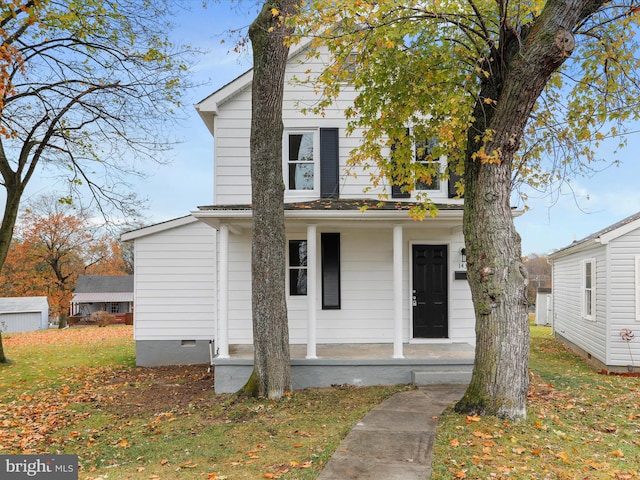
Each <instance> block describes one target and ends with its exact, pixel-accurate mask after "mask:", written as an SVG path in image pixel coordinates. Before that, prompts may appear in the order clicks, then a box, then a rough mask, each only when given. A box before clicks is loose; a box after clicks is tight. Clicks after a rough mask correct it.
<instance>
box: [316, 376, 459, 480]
mask: <svg viewBox="0 0 640 480" xmlns="http://www.w3.org/2000/svg"><path fill="white" fill-rule="evenodd" d="M466 388H467V387H466V385H428V386H422V387H419V388H418V389H416V390H411V391H409V392H402V393H397V394H395V395H393V396H392V397H391V398H389V399H387V400H385V401H384V402H383V403H381V404H380V405H378V406H377V407H376V408H374V409H373V410H371V411H370V412H369V413H368V414H367V415H366V416H365V417H364V418H363V419H362V420H361V421H360V422H359V423H358V424H357V425H356V426H355V427H354V428H353V429H352V430H351V432H349V434H348V435H347V436H346V437H345V439H344V440H343V441H342V442H341V443H340V445H339V446H338V449H337V450H336V451H335V453H334V454H333V456H332V457H331V459H330V460H329V462H328V463H327V465H326V467H325V468H324V470H322V472H321V473H320V476H319V477H318V480H348V479H358V480H373V479H376V480H380V479H382V478H384V479H385V480H418V479H419V480H426V479H428V478H429V477H430V476H431V458H432V456H433V441H434V438H435V430H436V425H437V423H438V416H439V415H440V414H441V413H442V412H443V411H444V410H445V408H447V407H448V406H449V405H450V404H451V403H452V402H455V401H457V400H459V399H460V398H462V395H463V394H464V392H465V390H466Z"/></svg>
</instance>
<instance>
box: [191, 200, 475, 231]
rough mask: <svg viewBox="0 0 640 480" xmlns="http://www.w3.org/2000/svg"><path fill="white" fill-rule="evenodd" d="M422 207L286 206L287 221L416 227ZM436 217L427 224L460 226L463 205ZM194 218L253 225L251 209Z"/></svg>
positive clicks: (370, 203)
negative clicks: (414, 211) (416, 215)
mask: <svg viewBox="0 0 640 480" xmlns="http://www.w3.org/2000/svg"><path fill="white" fill-rule="evenodd" d="M417 206H419V204H418V203H416V202H400V201H378V200H363V199H319V200H311V201H307V202H292V203H285V204H284V217H285V220H290V221H296V220H303V221H315V222H340V221H349V222H353V221H361V222H367V221H369V222H380V221H386V222H389V221H393V222H394V223H399V222H402V223H408V224H414V223H415V222H416V219H415V218H413V217H412V216H411V215H410V210H411V209H412V208H414V207H417ZM436 207H437V208H438V212H437V214H436V215H435V217H430V216H428V215H427V217H426V218H425V219H424V221H425V222H438V223H440V224H442V223H445V222H448V223H449V224H450V226H454V225H461V223H462V215H463V211H464V205H462V204H459V203H443V204H436ZM192 215H193V216H194V217H196V218H198V219H199V220H202V221H204V222H205V223H207V224H209V225H211V226H213V227H215V228H218V227H219V226H220V225H221V224H222V223H231V222H251V218H252V208H251V205H209V206H200V207H198V210H197V211H194V212H192Z"/></svg>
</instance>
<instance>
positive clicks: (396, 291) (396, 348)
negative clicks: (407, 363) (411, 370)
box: [393, 225, 404, 358]
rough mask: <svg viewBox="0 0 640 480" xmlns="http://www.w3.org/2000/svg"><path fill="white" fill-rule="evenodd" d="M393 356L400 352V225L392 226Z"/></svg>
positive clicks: (401, 356) (398, 354)
mask: <svg viewBox="0 0 640 480" xmlns="http://www.w3.org/2000/svg"><path fill="white" fill-rule="evenodd" d="M393 358H404V355H403V353H402V225H394V226H393Z"/></svg>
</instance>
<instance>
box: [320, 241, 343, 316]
mask: <svg viewBox="0 0 640 480" xmlns="http://www.w3.org/2000/svg"><path fill="white" fill-rule="evenodd" d="M320 242H321V249H322V309H323V310H337V309H339V308H340V234H339V233H323V234H321V236H320Z"/></svg>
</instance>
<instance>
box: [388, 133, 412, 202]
mask: <svg viewBox="0 0 640 480" xmlns="http://www.w3.org/2000/svg"><path fill="white" fill-rule="evenodd" d="M408 135H409V129H408V128H407V136H408ZM395 149H396V147H395V144H394V145H391V160H392V161H393V152H394V150H395ZM403 187H406V184H402V185H396V183H395V181H393V182H392V183H391V198H411V194H410V193H409V192H407V191H405V190H403Z"/></svg>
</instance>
